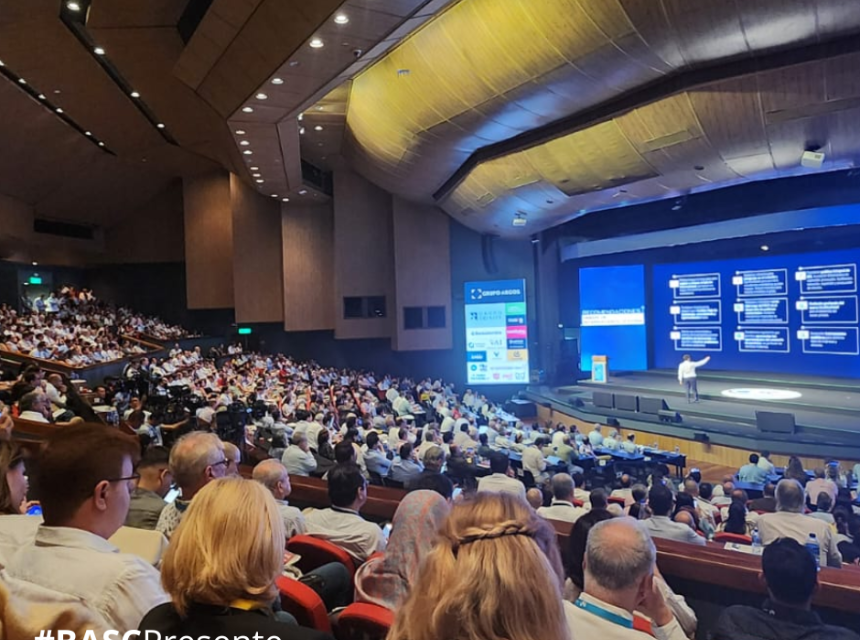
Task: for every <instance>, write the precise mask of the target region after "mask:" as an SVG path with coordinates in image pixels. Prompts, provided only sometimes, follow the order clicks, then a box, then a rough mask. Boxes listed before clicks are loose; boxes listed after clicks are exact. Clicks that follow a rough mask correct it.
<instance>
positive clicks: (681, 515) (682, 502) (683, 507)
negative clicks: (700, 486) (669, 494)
mask: <svg viewBox="0 0 860 640" xmlns="http://www.w3.org/2000/svg"><path fill="white" fill-rule="evenodd" d="M672 520H674V521H675V522H680V523H682V524H686V525H687V526H689V527H690V528H691V529H693V531H703V532H704V533H705V534H706V535H707V534H708V533H713V532H714V530H715V528H710V526H709V525H710V523H708V524H707V525H705V526H704V528H703V526H702V523H701V521H700V518H699V512H698V510H697V509H696V502H695V500H694V499H693V496H691V495H690V494H689V493H684V492H681V493H678V494H676V495H675V511H674V513H673V514H672Z"/></svg>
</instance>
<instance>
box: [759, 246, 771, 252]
mask: <svg viewBox="0 0 860 640" xmlns="http://www.w3.org/2000/svg"><path fill="white" fill-rule="evenodd" d="M761 250H762V251H770V247H769V246H767V245H766V244H763V245H761Z"/></svg>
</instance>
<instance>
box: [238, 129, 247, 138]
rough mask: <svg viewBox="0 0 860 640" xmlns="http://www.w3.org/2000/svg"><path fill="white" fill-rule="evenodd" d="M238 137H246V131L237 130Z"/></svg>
mask: <svg viewBox="0 0 860 640" xmlns="http://www.w3.org/2000/svg"><path fill="white" fill-rule="evenodd" d="M236 135H237V136H244V135H245V130H244V129H236Z"/></svg>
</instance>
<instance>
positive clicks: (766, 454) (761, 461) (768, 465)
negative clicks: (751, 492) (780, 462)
mask: <svg viewBox="0 0 860 640" xmlns="http://www.w3.org/2000/svg"><path fill="white" fill-rule="evenodd" d="M758 466H759V469H762V470H764V472H765V473H766V474H767V475H769V476H770V475H773V474H774V472H775V471H776V467H775V466H774V464H773V462H771V461H770V451H762V452H761V454H760V455H759V457H758Z"/></svg>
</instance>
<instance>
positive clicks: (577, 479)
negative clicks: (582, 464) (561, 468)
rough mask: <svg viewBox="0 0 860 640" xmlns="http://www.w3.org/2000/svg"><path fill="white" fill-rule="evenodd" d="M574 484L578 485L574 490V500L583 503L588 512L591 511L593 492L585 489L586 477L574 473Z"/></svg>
mask: <svg viewBox="0 0 860 640" xmlns="http://www.w3.org/2000/svg"><path fill="white" fill-rule="evenodd" d="M573 482H574V484H575V485H576V488H575V489H574V490H573V499H574V500H579V501H580V502H582V504H583V506H584V507H585V510H586V511H588V510H589V509H591V501H590V500H589V498H590V497H591V492H590V491H587V490H586V489H585V475H583V474H582V473H574V474H573Z"/></svg>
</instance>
